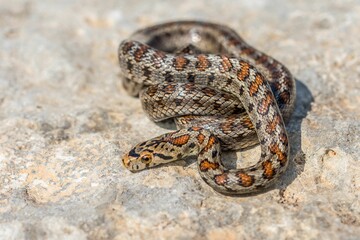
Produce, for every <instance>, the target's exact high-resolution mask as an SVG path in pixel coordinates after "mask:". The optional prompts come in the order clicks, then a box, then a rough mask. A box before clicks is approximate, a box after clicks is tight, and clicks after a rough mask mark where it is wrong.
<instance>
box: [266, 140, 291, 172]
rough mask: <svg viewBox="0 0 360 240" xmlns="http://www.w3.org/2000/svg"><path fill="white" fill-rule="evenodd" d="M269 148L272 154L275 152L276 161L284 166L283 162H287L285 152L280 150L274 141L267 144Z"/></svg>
mask: <svg viewBox="0 0 360 240" xmlns="http://www.w3.org/2000/svg"><path fill="white" fill-rule="evenodd" d="M269 150H270V152H271V153H272V154H276V156H277V158H278V161H279V162H280V165H281V166H285V164H286V162H287V155H286V153H284V152H282V151H281V149H280V148H279V145H278V144H276V143H272V144H271V145H270V146H269Z"/></svg>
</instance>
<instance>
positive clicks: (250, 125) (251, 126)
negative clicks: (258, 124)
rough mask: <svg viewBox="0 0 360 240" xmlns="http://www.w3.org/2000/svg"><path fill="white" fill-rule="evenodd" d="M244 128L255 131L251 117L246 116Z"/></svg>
mask: <svg viewBox="0 0 360 240" xmlns="http://www.w3.org/2000/svg"><path fill="white" fill-rule="evenodd" d="M241 122H242V123H243V125H244V126H246V127H247V128H248V129H251V130H254V129H255V128H254V124H253V123H252V122H251V120H250V118H249V116H246V117H245V118H244V119H243V120H242V121H241Z"/></svg>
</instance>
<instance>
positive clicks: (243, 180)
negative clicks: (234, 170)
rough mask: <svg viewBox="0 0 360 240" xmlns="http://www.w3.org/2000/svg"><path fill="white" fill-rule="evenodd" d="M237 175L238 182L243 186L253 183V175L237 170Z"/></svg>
mask: <svg viewBox="0 0 360 240" xmlns="http://www.w3.org/2000/svg"><path fill="white" fill-rule="evenodd" d="M237 177H238V178H239V184H240V185H241V186H243V187H250V186H251V185H253V183H254V177H253V176H250V175H249V174H246V173H243V172H239V173H238V174H237Z"/></svg>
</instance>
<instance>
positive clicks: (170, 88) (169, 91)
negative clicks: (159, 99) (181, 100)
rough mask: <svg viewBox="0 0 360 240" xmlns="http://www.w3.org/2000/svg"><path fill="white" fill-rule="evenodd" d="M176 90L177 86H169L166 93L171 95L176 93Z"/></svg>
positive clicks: (165, 90) (166, 87) (165, 89)
mask: <svg viewBox="0 0 360 240" xmlns="http://www.w3.org/2000/svg"><path fill="white" fill-rule="evenodd" d="M175 89H176V86H175V85H174V84H169V85H166V86H165V88H164V92H165V93H167V94H171V93H173V92H174V91H175Z"/></svg>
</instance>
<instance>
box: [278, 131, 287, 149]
mask: <svg viewBox="0 0 360 240" xmlns="http://www.w3.org/2000/svg"><path fill="white" fill-rule="evenodd" d="M279 139H280V142H281V143H282V144H284V145H285V146H287V145H288V143H289V140H288V137H287V135H286V134H285V133H284V132H282V133H281V134H280V138H279Z"/></svg>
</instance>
